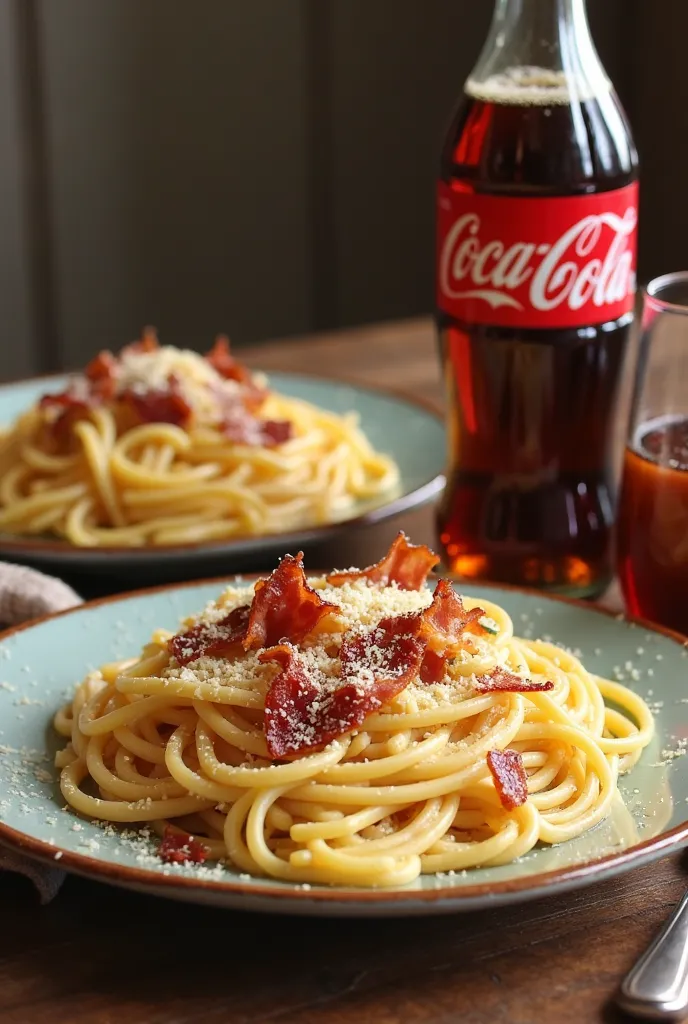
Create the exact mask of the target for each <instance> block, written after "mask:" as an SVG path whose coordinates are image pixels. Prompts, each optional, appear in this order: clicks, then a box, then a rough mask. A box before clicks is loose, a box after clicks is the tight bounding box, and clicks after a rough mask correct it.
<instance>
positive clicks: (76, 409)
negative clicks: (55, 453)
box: [38, 389, 98, 446]
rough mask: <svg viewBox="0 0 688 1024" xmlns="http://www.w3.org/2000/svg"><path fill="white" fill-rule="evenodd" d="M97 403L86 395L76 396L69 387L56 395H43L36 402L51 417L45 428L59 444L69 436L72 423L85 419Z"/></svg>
mask: <svg viewBox="0 0 688 1024" xmlns="http://www.w3.org/2000/svg"><path fill="white" fill-rule="evenodd" d="M97 404H98V403H97V402H94V401H92V399H91V398H90V397H88V396H86V397H84V398H81V397H77V395H76V394H75V393H74V392H73V391H70V390H69V389H68V390H67V391H61V392H59V393H58V394H56V395H43V397H42V398H41V399H40V401H39V403H38V405H39V408H41V409H44V410H45V411H46V412H48V414H49V416H50V417H51V418H50V419H49V421H48V422H47V424H46V428H47V431H48V433H49V435H50V436H52V438H53V439H54V440H55V441H56V442H57V443H58V444H59V445H60V446H61V445H63V444H64V443H65V441H66V440H67V439H68V438H69V435H70V432H71V430H72V427H73V426H74V424H75V423H77V422H78V421H79V420H83V419H85V418H86V417H87V416H88V414H89V412H90V411H91V409H92V408H94V406H95V405H97Z"/></svg>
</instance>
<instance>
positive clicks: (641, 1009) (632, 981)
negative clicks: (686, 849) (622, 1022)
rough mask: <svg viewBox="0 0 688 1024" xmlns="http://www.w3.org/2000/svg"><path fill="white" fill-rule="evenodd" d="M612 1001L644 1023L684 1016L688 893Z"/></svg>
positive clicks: (687, 979)
mask: <svg viewBox="0 0 688 1024" xmlns="http://www.w3.org/2000/svg"><path fill="white" fill-rule="evenodd" d="M616 1001H617V1003H618V1004H619V1006H620V1007H621V1008H622V1009H623V1010H625V1011H626V1013H630V1014H633V1016H636V1017H644V1018H645V1019H646V1020H681V1019H683V1018H684V1017H686V1016H688V892H686V894H685V895H684V897H683V899H682V900H681V902H680V903H679V905H678V907H677V908H676V910H675V911H674V913H673V914H672V916H671V917H670V918H669V920H668V921H667V923H666V924H665V925H664V927H663V928H662V930H661V932H660V933H659V935H657V937H656V938H655V939H654V941H653V942H652V944H651V945H650V946H648V948H647V949H646V950H645V952H644V953H643V955H642V956H641V957H640V959H639V960H638V962H637V963H636V964H635V966H634V967H633V968H631V970H630V971H629V972H628V974H627V975H626V977H625V978H624V980H623V982H622V983H621V988H620V990H619V994H618V996H617V1000H616Z"/></svg>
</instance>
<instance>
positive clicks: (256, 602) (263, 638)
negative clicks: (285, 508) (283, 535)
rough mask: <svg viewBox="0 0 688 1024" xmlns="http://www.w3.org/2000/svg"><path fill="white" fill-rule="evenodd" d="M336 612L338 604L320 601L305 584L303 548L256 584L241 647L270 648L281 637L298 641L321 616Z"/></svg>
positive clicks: (249, 648)
mask: <svg viewBox="0 0 688 1024" xmlns="http://www.w3.org/2000/svg"><path fill="white" fill-rule="evenodd" d="M337 611H339V608H338V606H337V605H335V604H329V603H328V602H327V601H323V599H322V598H321V597H320V595H319V594H318V593H317V592H316V591H315V590H313V589H312V587H309V586H308V583H307V581H306V574H305V573H304V571H303V551H299V553H298V555H296V556H294V555H285V556H284V558H283V559H282V561H281V562H280V564H279V565H278V566H277V568H276V569H275V570H274V571H273V572H272V573H271V574H270V575H269V576H268V578H267V579H265V580H258V582H257V583H256V588H255V593H254V597H253V603H252V604H251V615H250V618H249V623H248V629H247V631H246V637H245V638H244V641H243V644H244V648H245V650H247V651H251V650H256V649H257V648H259V647H273V646H274V645H275V644H279V643H280V641H281V640H287V641H289V643H292V644H298V643H300V642H301V641H302V640H303V639H304V638H305V637H306V636H308V634H309V633H310V632H311V631H312V630H313V629H315V627H316V626H317V624H318V623H319V622H320V620H321V619H322V618H323V616H325V615H329V614H330V612H337Z"/></svg>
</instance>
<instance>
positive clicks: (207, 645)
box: [167, 604, 251, 666]
mask: <svg viewBox="0 0 688 1024" xmlns="http://www.w3.org/2000/svg"><path fill="white" fill-rule="evenodd" d="M250 613H251V606H250V605H248V604H245V605H242V606H241V607H240V608H235V609H234V610H233V611H231V612H230V613H229V615H226V616H225V617H224V619H220V621H219V622H213V623H207V622H198V623H196V625H195V626H192V627H191V629H189V630H187V632H186V633H178V634H177V636H173V637H172V638H171V639H170V640H168V642H167V649H168V651H169V652H170V654H173V655H174V656H175V658H176V659H177V661H178V662H179V664H180V665H182V666H183V665H190V664H191V662H192V661H197V660H198V659H199V658H205V657H208V658H225V657H228V656H230V655H232V654H240V653H241V647H240V646H239V644H240V643H241V641H242V640H243V639H244V637H245V636H246V629H247V627H248V620H249V615H250Z"/></svg>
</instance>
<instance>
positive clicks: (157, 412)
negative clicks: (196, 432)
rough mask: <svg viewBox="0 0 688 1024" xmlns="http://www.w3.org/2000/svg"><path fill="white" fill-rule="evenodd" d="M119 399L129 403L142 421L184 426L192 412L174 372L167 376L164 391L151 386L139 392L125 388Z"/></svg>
mask: <svg viewBox="0 0 688 1024" xmlns="http://www.w3.org/2000/svg"><path fill="white" fill-rule="evenodd" d="M120 401H122V402H123V403H124V404H126V405H130V406H131V408H132V409H133V410H134V412H135V413H136V415H137V417H138V418H139V420H141V422H142V423H172V424H173V425H174V426H175V427H185V426H187V425H188V424H189V422H190V420H191V416H192V412H193V410H192V408H191V406H190V405H189V403H188V402H187V401H186V399H185V398H184V396H183V394H182V392H181V386H180V383H179V381H178V379H177V378H176V377H175V376H174V374H170V376H169V378H168V381H167V390H166V391H163V390H162V389H161V388H151V389H150V390H148V391H143V392H139V391H134V390H133V389H132V388H127V389H126V390H125V391H123V392H122V393H121V395H120Z"/></svg>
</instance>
